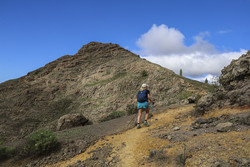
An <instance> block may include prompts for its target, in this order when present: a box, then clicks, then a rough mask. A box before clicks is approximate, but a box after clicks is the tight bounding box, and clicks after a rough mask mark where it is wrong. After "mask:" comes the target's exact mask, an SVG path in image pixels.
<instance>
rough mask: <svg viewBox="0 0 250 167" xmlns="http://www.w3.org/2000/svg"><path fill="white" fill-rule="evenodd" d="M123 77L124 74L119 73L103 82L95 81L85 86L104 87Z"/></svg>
mask: <svg viewBox="0 0 250 167" xmlns="http://www.w3.org/2000/svg"><path fill="white" fill-rule="evenodd" d="M125 75H127V73H126V72H121V73H118V74H116V75H114V76H113V77H111V78H109V79H105V80H101V81H96V82H94V83H91V84H86V85H85V86H87V87H91V86H95V85H98V84H100V85H104V84H107V83H109V82H112V81H115V80H117V79H118V78H121V77H124V76H125Z"/></svg>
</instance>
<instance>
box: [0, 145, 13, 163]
mask: <svg viewBox="0 0 250 167" xmlns="http://www.w3.org/2000/svg"><path fill="white" fill-rule="evenodd" d="M15 150H16V148H10V149H9V148H7V147H0V161H2V160H5V159H7V158H9V157H11V156H12V155H13V154H14V152H15Z"/></svg>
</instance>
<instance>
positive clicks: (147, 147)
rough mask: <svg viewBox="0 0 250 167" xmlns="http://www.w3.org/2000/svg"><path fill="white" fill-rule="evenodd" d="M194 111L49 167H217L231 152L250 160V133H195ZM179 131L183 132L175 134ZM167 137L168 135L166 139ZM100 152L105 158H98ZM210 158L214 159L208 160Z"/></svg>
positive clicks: (173, 113)
mask: <svg viewBox="0 0 250 167" xmlns="http://www.w3.org/2000/svg"><path fill="white" fill-rule="evenodd" d="M192 109H193V106H191V105H190V106H186V107H181V108H177V109H169V110H167V111H166V112H163V113H160V114H155V115H154V117H153V118H152V119H151V120H150V123H151V126H150V127H146V126H142V128H141V129H136V128H133V129H130V130H127V131H125V132H123V133H121V134H117V135H111V136H106V137H104V138H102V139H100V140H99V141H98V142H97V143H96V144H95V145H93V146H90V147H89V148H88V149H87V150H86V151H85V152H84V153H82V154H79V155H77V156H75V157H73V158H71V159H69V160H66V161H62V162H59V163H56V164H52V165H49V166H48V167H67V166H73V167H77V166H81V165H83V164H84V165H86V166H121V167H130V166H166V165H167V166H169V167H171V166H183V165H184V164H185V166H194V165H196V166H197V165H198V166H199V165H205V164H206V165H207V166H212V165H211V164H215V163H217V160H218V159H220V158H221V160H222V161H223V162H224V161H227V160H228V158H230V157H229V155H228V151H229V152H230V151H231V153H230V156H231V157H235V156H236V157H239V156H241V157H247V158H248V157H250V153H249V151H248V150H249V148H250V142H249V138H250V137H249V135H247V134H249V133H250V130H247V131H244V132H235V131H234V132H228V133H223V134H218V133H206V132H205V131H203V132H202V133H201V132H191V131H190V125H191V124H192V123H193V122H194V120H195V118H194V117H191V116H190V111H191V110H192ZM244 111H245V110H234V111H232V110H230V109H225V110H220V114H217V115H216V116H219V115H222V114H237V113H240V112H244ZM217 112H218V111H216V113H217ZM210 115H211V116H213V115H215V114H214V112H211V113H210V114H208V115H205V116H204V118H209V117H210ZM175 127H178V128H180V129H179V130H173V128H175ZM165 134H168V135H167V136H166V137H165V138H164V135H165ZM162 136H163V137H162ZM204 141H205V142H204ZM218 141H219V142H218ZM218 143H219V146H218ZM105 146H108V147H109V148H110V150H109V151H107V150H105ZM233 149H234V151H233V152H232V150H233ZM98 152H99V153H100V154H99V155H102V156H99V157H98V154H97V153H98ZM208 155H210V157H207V156H208ZM183 156H184V157H185V160H184V161H183ZM93 157H94V158H93ZM206 158H207V159H208V160H206ZM209 158H210V159H209ZM211 158H212V159H211ZM91 159H92V160H91Z"/></svg>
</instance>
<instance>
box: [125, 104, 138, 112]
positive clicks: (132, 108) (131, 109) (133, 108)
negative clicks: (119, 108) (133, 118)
mask: <svg viewBox="0 0 250 167" xmlns="http://www.w3.org/2000/svg"><path fill="white" fill-rule="evenodd" d="M126 111H127V114H128V115H132V114H136V113H137V111H138V110H137V107H136V105H134V104H128V105H127V107H126Z"/></svg>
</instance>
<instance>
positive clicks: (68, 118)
mask: <svg viewBox="0 0 250 167" xmlns="http://www.w3.org/2000/svg"><path fill="white" fill-rule="evenodd" d="M87 123H88V120H87V119H86V118H85V117H84V116H83V115H82V114H67V115H64V116H62V117H61V118H60V119H59V120H58V122H57V128H56V130H57V131H59V130H64V129H69V128H72V127H76V126H84V125H86V124H87Z"/></svg>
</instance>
